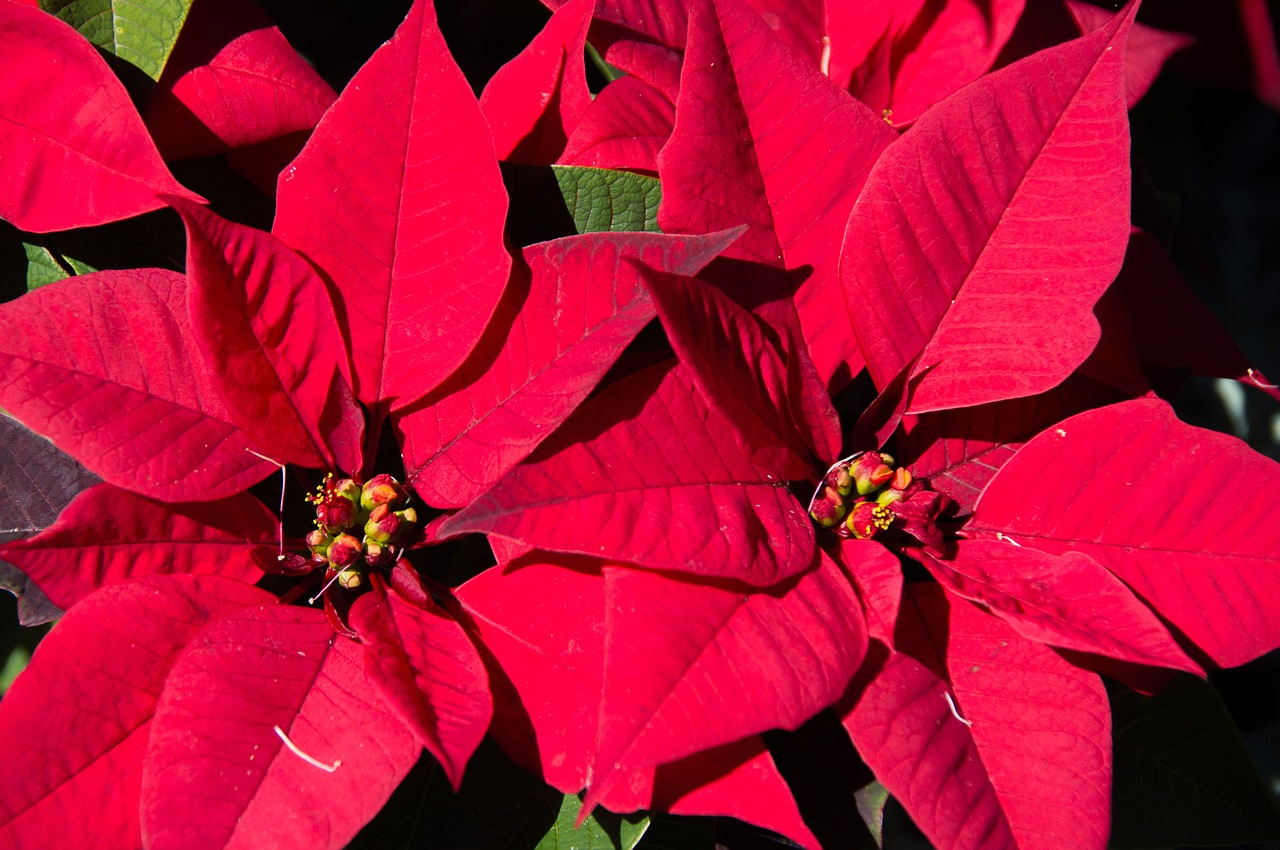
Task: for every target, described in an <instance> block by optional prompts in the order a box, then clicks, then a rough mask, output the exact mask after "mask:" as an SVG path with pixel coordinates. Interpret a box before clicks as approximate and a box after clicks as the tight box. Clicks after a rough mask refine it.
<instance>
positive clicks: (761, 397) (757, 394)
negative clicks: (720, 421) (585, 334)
mask: <svg viewBox="0 0 1280 850" xmlns="http://www.w3.org/2000/svg"><path fill="white" fill-rule="evenodd" d="M644 280H645V285H646V286H647V287H648V289H649V291H650V293H651V294H652V295H653V301H654V305H655V306H656V307H657V310H658V316H659V317H660V318H661V320H662V325H663V328H664V329H665V330H666V332H667V339H668V340H670V342H671V346H672V348H674V349H675V352H676V356H677V357H679V358H680V362H681V363H682V364H683V365H684V368H685V369H686V371H687V372H688V374H689V375H690V376H691V377H692V378H693V381H694V383H695V384H696V385H697V387H698V389H699V390H700V391H701V392H702V396H703V398H705V399H706V400H707V402H708V403H709V404H710V405H711V407H712V408H713V409H714V410H715V411H716V412H718V413H719V414H720V415H721V416H723V417H724V419H725V420H726V421H727V422H729V423H730V427H732V428H733V429H734V431H735V433H736V434H737V436H738V441H739V448H740V450H741V451H742V453H743V454H746V455H748V456H750V457H752V459H753V460H755V461H756V462H757V463H758V464H759V465H760V466H762V467H764V468H766V469H776V470H778V472H779V474H781V475H782V476H783V477H784V478H787V479H791V480H804V479H807V478H810V477H812V476H813V475H814V472H815V470H814V466H815V465H816V464H815V461H814V459H813V456H814V454H815V453H819V456H820V457H821V458H822V460H823V461H832V460H835V458H836V455H837V454H838V453H839V451H840V425H839V420H838V419H837V418H836V412H835V409H834V408H832V407H831V402H830V400H829V399H828V398H827V396H826V394H825V393H822V394H821V400H822V401H823V402H825V404H826V411H824V412H825V413H826V415H825V416H824V417H822V420H823V421H822V424H823V425H826V426H827V427H825V428H819V429H814V430H816V431H817V434H816V435H815V436H817V437H818V438H819V440H820V441H821V443H822V445H821V446H817V445H810V443H809V438H810V435H809V434H808V433H806V430H807V429H805V430H802V428H801V426H800V425H798V424H797V422H796V418H795V417H793V415H792V410H791V403H790V400H789V398H790V396H791V394H792V390H793V387H792V381H791V380H790V378H791V376H790V375H789V374H788V370H787V364H786V362H785V361H784V355H783V354H782V352H780V351H779V350H778V349H777V347H776V346H775V345H774V343H773V337H772V334H771V333H770V330H769V328H768V327H767V326H766V325H765V324H764V323H763V322H761V321H760V320H759V319H758V318H756V316H754V315H753V314H752V313H751V312H750V311H748V310H747V309H746V308H744V307H742V306H740V305H739V304H737V302H735V301H733V300H732V299H731V298H729V297H728V296H727V295H725V294H724V293H723V292H721V291H720V290H718V289H716V288H715V287H713V286H711V285H710V284H707V283H704V282H703V281H700V280H697V279H695V278H690V277H684V276H680V275H671V274H662V273H660V272H655V271H651V270H646V271H645V274H644ZM796 389H798V388H796ZM819 390H821V387H819ZM796 394H797V395H798V394H799V393H798V392H797V393H796ZM815 442H817V440H815Z"/></svg>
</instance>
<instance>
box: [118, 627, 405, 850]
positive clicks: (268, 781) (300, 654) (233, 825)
mask: <svg viewBox="0 0 1280 850" xmlns="http://www.w3.org/2000/svg"><path fill="white" fill-rule="evenodd" d="M277 728H278V729H280V730H281V732H283V733H284V736H287V738H288V741H289V743H292V744H293V747H289V746H288V745H287V744H286V743H285V738H284V737H282V736H281V734H280V732H276V731H275V730H276V729H277ZM295 748H296V749H295ZM418 752H419V747H418V746H417V744H416V742H415V741H414V739H413V735H412V734H411V733H410V732H409V730H408V729H407V728H406V727H405V726H404V725H403V724H402V723H401V722H400V720H399V719H398V718H397V717H396V716H395V714H394V713H392V712H391V710H390V709H389V708H388V707H387V706H386V704H385V703H383V702H382V700H381V699H379V697H378V696H377V694H376V693H375V692H373V691H372V690H371V689H370V688H369V687H368V685H367V684H366V682H365V678H364V671H363V669H362V664H361V651H360V647H359V646H358V645H356V644H355V643H354V642H352V641H348V640H346V639H345V638H341V637H337V636H335V635H334V633H333V629H332V628H330V626H329V624H328V623H327V621H326V620H325V616H324V614H323V613H322V612H320V611H317V610H314V609H310V608H293V607H285V606H271V607H255V608H248V609H245V610H243V611H237V612H235V613H232V614H228V615H227V616H225V617H222V618H221V619H219V620H216V621H214V622H212V623H211V624H210V625H209V626H208V627H207V628H205V629H204V630H203V631H201V632H200V633H199V634H198V635H196V636H195V639H194V640H192V642H191V644H190V645H189V646H188V647H187V648H186V650H185V651H184V652H183V653H182V654H181V655H180V656H179V657H178V658H177V660H176V661H175V662H174V665H173V669H172V670H171V671H170V673H169V677H168V678H167V679H166V680H165V683H164V691H163V693H162V694H161V695H160V700H159V703H158V704H157V705H156V708H155V719H154V720H153V722H152V725H151V735H150V741H149V742H148V744H147V748H146V761H145V763H144V765H143V769H142V785H141V812H142V835H143V839H144V841H145V843H146V846H147V847H148V848H153V850H165V848H175V850H176V848H188V847H245V848H249V847H267V846H305V847H316V848H330V850H339V848H342V847H344V846H346V844H347V842H348V841H350V840H351V839H352V838H353V837H354V836H355V834H356V832H357V831H358V830H359V829H360V827H362V826H363V825H364V824H365V823H366V822H368V821H369V819H370V818H372V817H373V816H374V815H375V814H376V813H377V812H378V810H379V809H381V808H382V806H383V804H384V803H386V801H387V798H388V797H389V796H390V795H391V792H392V791H393V790H394V789H395V787H396V785H398V784H399V782H400V780H401V779H403V778H404V776H405V774H407V773H408V772H409V768H411V767H413V764H414V762H415V761H416V760H417V757H418ZM327 768H332V769H327ZM179 777H181V781H175V780H176V779H178V778H179ZM210 789H217V792H216V795H211V793H210ZM300 800H301V801H311V802H314V803H315V804H314V805H300V804H299V801H300Z"/></svg>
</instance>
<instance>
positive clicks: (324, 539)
mask: <svg viewBox="0 0 1280 850" xmlns="http://www.w3.org/2000/svg"><path fill="white" fill-rule="evenodd" d="M332 542H333V538H332V537H331V536H330V535H329V534H327V533H326V532H324V531H321V530H320V529H318V528H317V529H316V530H315V531H312V532H309V533H308V534H307V548H308V549H310V550H311V554H312V555H316V556H317V557H320V558H323V557H325V556H326V555H327V554H328V553H329V544H330V543H332Z"/></svg>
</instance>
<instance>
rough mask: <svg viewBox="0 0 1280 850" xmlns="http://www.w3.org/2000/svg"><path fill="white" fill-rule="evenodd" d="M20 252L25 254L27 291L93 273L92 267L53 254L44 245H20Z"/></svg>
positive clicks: (26, 243)
mask: <svg viewBox="0 0 1280 850" xmlns="http://www.w3.org/2000/svg"><path fill="white" fill-rule="evenodd" d="M22 250H23V251H25V252H26V254H27V289H28V290H32V289H39V288H40V287H42V286H45V285H46V284H50V283H54V282H55V281H59V280H62V279H63V278H65V277H70V276H71V275H75V274H89V273H90V272H95V271H97V269H95V268H94V267H93V266H90V265H88V264H86V263H82V262H80V261H79V260H73V259H72V258H71V257H63V256H60V255H58V254H55V253H54V252H53V251H51V250H50V249H49V248H47V247H45V246H44V245H33V244H31V243H29V242H23V243H22Z"/></svg>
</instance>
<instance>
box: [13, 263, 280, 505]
mask: <svg viewBox="0 0 1280 850" xmlns="http://www.w3.org/2000/svg"><path fill="white" fill-rule="evenodd" d="M0 319H3V320H4V322H5V324H6V326H8V327H21V328H23V332H22V333H21V334H18V335H14V334H5V335H3V336H0V372H3V373H4V375H5V380H4V381H3V382H0V406H3V407H4V408H5V409H6V410H8V411H9V412H10V413H12V414H13V415H14V416H16V417H17V418H19V419H21V420H22V421H24V422H26V423H27V424H29V425H30V426H32V428H33V430H35V431H37V432H39V433H43V434H45V435H46V436H47V437H49V438H50V439H52V440H53V442H54V443H55V444H56V445H57V446H58V448H60V449H62V450H63V451H65V452H66V453H67V454H69V455H71V456H72V457H74V458H76V459H77V460H78V461H80V462H81V463H83V464H84V465H85V466H86V467H88V468H89V469H90V470H92V471H93V472H95V473H97V474H98V475H100V476H102V478H103V479H105V480H106V481H107V482H109V483H111V484H115V485H116V486H118V487H124V488H126V489H129V490H133V491H134V492H137V493H142V494H143V495H147V496H151V497H154V498H159V499H166V500H172V501H187V500H192V499H216V498H220V497H222V496H228V495H231V494H233V493H237V492H239V491H241V490H244V489H246V488H248V487H249V486H251V485H252V484H254V483H255V482H257V481H259V480H261V479H262V478H264V477H265V476H266V475H267V474H268V473H269V472H271V471H272V469H273V467H272V466H271V464H270V463H268V462H266V461H264V460H262V459H261V458H259V457H256V456H254V455H253V454H251V453H250V452H249V449H250V447H251V446H252V443H251V442H250V441H249V439H248V437H247V436H246V435H245V434H244V433H243V432H242V431H240V430H239V429H238V428H236V427H235V425H233V424H232V419H231V416H230V414H229V413H228V412H227V410H226V407H225V406H224V405H223V403H222V400H221V399H220V398H219V397H218V394H217V392H216V391H215V390H214V388H213V387H212V386H211V383H210V379H209V377H208V376H207V375H206V374H205V372H204V367H203V365H202V358H201V355H200V353H199V349H198V347H197V345H196V342H195V339H194V334H193V331H192V328H191V325H190V321H189V320H188V318H187V282H186V279H185V278H184V277H182V276H181V275H178V274H175V273H174V272H168V271H162V270H159V269H135V270H131V271H112V272H98V273H96V274H89V275H79V276H77V277H74V278H69V279H67V280H64V281H61V282H60V283H59V284H58V285H56V286H45V287H41V288H40V289H38V290H35V291H34V292H30V293H28V294H26V295H24V296H23V297H21V298H19V299H17V300H16V301H11V302H9V303H7V304H4V305H0Z"/></svg>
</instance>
